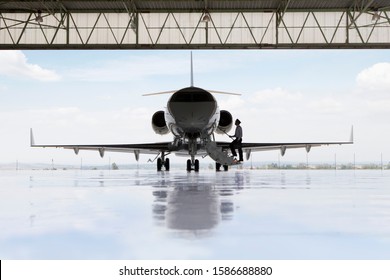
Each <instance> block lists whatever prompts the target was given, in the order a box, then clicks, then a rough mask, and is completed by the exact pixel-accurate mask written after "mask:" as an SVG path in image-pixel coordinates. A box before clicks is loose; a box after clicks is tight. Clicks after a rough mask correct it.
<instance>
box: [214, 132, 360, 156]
mask: <svg viewBox="0 0 390 280" xmlns="http://www.w3.org/2000/svg"><path fill="white" fill-rule="evenodd" d="M353 141H354V140H353V127H352V128H351V136H350V139H349V141H341V142H299V143H289V142H286V143H245V142H244V143H242V144H241V148H242V150H243V152H245V153H246V154H247V159H248V158H249V156H250V153H251V152H259V151H271V150H280V153H281V154H282V156H284V154H285V153H286V150H287V149H296V148H305V149H306V151H307V152H310V149H311V148H312V147H319V146H329V145H344V144H353ZM216 144H217V146H218V147H221V148H222V149H229V145H230V142H216Z"/></svg>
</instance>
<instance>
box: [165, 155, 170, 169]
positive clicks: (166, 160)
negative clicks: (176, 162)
mask: <svg viewBox="0 0 390 280" xmlns="http://www.w3.org/2000/svg"><path fill="white" fill-rule="evenodd" d="M164 167H165V171H169V167H170V166H169V158H167V159H165V162H164Z"/></svg>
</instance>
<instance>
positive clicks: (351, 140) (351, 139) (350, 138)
mask: <svg viewBox="0 0 390 280" xmlns="http://www.w3.org/2000/svg"><path fill="white" fill-rule="evenodd" d="M349 142H351V143H353V126H352V127H351V136H350V137H349Z"/></svg>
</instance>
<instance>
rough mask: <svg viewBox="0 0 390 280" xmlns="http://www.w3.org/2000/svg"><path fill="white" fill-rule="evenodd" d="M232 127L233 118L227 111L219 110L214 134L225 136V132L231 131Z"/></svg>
mask: <svg viewBox="0 0 390 280" xmlns="http://www.w3.org/2000/svg"><path fill="white" fill-rule="evenodd" d="M232 126H233V117H232V114H230V113H229V112H228V111H226V110H221V111H220V112H219V123H218V127H217V129H216V130H215V132H217V133H219V134H225V133H227V132H229V131H230V129H232Z"/></svg>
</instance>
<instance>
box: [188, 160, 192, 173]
mask: <svg viewBox="0 0 390 280" xmlns="http://www.w3.org/2000/svg"><path fill="white" fill-rule="evenodd" d="M187 171H188V172H190V171H191V160H190V159H189V160H187Z"/></svg>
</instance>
